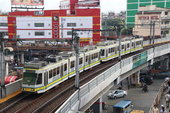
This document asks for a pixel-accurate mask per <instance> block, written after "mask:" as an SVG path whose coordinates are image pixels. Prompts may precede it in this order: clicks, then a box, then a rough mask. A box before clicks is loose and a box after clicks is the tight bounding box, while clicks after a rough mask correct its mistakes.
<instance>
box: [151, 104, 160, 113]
mask: <svg viewBox="0 0 170 113" xmlns="http://www.w3.org/2000/svg"><path fill="white" fill-rule="evenodd" d="M152 111H153V112H152V113H159V109H158V107H157V105H156V104H155V105H154V106H153V110H152Z"/></svg>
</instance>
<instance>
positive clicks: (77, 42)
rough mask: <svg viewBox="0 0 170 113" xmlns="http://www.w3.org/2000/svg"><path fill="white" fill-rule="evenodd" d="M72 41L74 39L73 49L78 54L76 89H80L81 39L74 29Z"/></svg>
mask: <svg viewBox="0 0 170 113" xmlns="http://www.w3.org/2000/svg"><path fill="white" fill-rule="evenodd" d="M72 39H73V47H74V50H75V53H76V76H75V87H76V88H77V89H79V39H80V37H79V36H78V34H77V33H75V31H74V29H72Z"/></svg>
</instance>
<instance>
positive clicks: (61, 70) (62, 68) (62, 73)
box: [60, 64, 64, 77]
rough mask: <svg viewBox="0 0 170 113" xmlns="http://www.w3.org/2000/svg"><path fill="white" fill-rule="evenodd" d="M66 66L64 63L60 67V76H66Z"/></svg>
mask: <svg viewBox="0 0 170 113" xmlns="http://www.w3.org/2000/svg"><path fill="white" fill-rule="evenodd" d="M63 70H64V66H63V64H61V68H60V76H61V77H63V76H64V71H63Z"/></svg>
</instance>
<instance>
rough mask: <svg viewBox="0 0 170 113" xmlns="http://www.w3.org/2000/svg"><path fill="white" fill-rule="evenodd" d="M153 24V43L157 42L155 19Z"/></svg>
mask: <svg viewBox="0 0 170 113" xmlns="http://www.w3.org/2000/svg"><path fill="white" fill-rule="evenodd" d="M152 25H153V36H152V44H154V43H155V41H154V40H155V21H153V23H152Z"/></svg>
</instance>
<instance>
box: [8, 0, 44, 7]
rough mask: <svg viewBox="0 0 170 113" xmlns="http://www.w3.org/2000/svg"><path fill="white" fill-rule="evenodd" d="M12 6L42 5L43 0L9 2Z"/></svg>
mask: <svg viewBox="0 0 170 113" xmlns="http://www.w3.org/2000/svg"><path fill="white" fill-rule="evenodd" d="M11 4H12V5H32V6H36V5H44V0H11Z"/></svg>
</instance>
